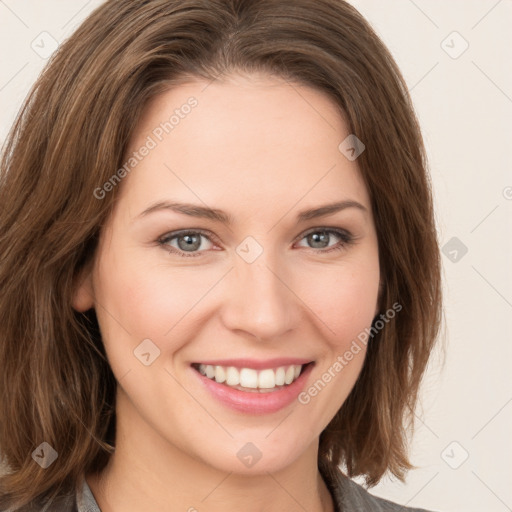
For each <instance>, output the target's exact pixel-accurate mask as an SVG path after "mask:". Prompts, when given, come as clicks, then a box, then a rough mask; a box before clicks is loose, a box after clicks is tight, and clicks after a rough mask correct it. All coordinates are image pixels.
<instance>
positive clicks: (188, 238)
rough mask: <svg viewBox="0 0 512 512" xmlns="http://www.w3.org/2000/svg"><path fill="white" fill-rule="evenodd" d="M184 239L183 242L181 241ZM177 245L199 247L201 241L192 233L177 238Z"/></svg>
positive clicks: (189, 247) (185, 247) (190, 247)
mask: <svg viewBox="0 0 512 512" xmlns="http://www.w3.org/2000/svg"><path fill="white" fill-rule="evenodd" d="M182 240H185V242H184V243H182V242H181V241H182ZM178 245H179V247H180V249H184V250H187V249H199V246H200V245H201V241H200V239H199V237H198V236H193V235H183V236H181V237H180V238H178Z"/></svg>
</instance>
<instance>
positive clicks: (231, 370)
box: [192, 361, 314, 393]
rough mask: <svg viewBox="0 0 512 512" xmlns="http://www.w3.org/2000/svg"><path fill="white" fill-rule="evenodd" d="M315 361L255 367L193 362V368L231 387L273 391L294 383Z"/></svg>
mask: <svg viewBox="0 0 512 512" xmlns="http://www.w3.org/2000/svg"><path fill="white" fill-rule="evenodd" d="M313 364H314V362H313V361H310V362H308V363H303V364H280V365H274V366H270V365H269V367H266V368H265V367H261V366H262V364H258V365H257V366H260V368H255V367H254V366H256V365H254V364H253V365H249V364H248V365H247V366H245V365H244V366H241V365H240V366H235V365H233V364H232V365H229V364H225V365H222V364H207V363H193V364H192V368H194V370H196V371H197V372H198V373H200V374H201V375H202V376H203V377H206V378H207V379H210V380H212V381H214V382H216V383H217V384H221V385H223V386H226V387H228V388H231V389H235V390H238V391H244V392H247V393H272V392H277V391H280V390H282V389H285V388H287V387H288V386H290V385H291V384H293V383H294V382H295V381H296V380H297V379H298V378H299V377H300V376H301V375H302V374H303V373H304V372H305V371H306V370H307V369H308V368H309V367H310V366H312V365H313Z"/></svg>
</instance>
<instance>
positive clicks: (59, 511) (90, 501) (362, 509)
mask: <svg viewBox="0 0 512 512" xmlns="http://www.w3.org/2000/svg"><path fill="white" fill-rule="evenodd" d="M320 472H321V474H322V476H323V478H324V480H325V483H326V484H327V487H328V488H329V490H330V492H331V495H332V497H333V499H334V506H335V511H336V512H406V511H408V512H429V511H427V510H424V509H419V508H409V507H405V506H402V505H398V504H396V503H393V502H391V501H388V500H385V499H382V498H378V497H376V496H373V495H372V494H370V493H369V492H368V491H367V490H366V489H365V488H364V487H362V486H361V485H359V484H357V483H356V482H354V481H353V480H351V479H349V478H347V477H346V476H345V475H343V473H342V472H341V471H334V470H332V469H331V468H329V467H327V466H326V465H325V464H321V465H320ZM39 510H40V511H41V512H101V509H100V508H99V506H98V504H97V503H96V500H95V499H94V496H93V494H92V492H91V489H90V488H89V486H88V485H87V482H86V481H85V479H84V481H83V486H82V492H81V493H80V494H78V495H76V496H69V497H68V498H67V499H65V498H63V499H61V500H60V501H59V502H58V503H55V502H54V503H53V504H52V505H49V506H46V507H42V508H40V509H39Z"/></svg>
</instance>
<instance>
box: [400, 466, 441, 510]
mask: <svg viewBox="0 0 512 512" xmlns="http://www.w3.org/2000/svg"><path fill="white" fill-rule="evenodd" d="M437 475H439V471H438V472H437V473H436V474H435V475H434V476H433V477H432V478H431V479H430V480H429V481H428V482H427V483H426V484H425V485H424V486H423V487H422V488H421V489H420V490H419V491H418V492H417V493H416V494H414V495H413V496H412V497H411V498H410V499H409V500H408V501H407V503H406V504H405V505H408V504H409V503H410V502H411V501H412V500H413V499H414V498H416V496H418V494H419V493H420V492H422V491H423V489H425V487H427V485H429V484H430V482H432V480H434V478H436V476H437ZM405 505H404V507H405ZM404 507H402V508H404Z"/></svg>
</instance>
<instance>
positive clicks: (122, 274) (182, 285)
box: [95, 252, 222, 351]
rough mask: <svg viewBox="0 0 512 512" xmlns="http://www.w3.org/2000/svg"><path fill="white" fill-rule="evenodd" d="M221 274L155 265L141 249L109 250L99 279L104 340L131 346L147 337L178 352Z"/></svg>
mask: <svg viewBox="0 0 512 512" xmlns="http://www.w3.org/2000/svg"><path fill="white" fill-rule="evenodd" d="M164 259H165V257H164ZM220 277H222V272H220V271H219V269H216V270H213V269H211V270H205V269H199V267H198V268H197V271H194V270H192V269H191V268H185V267H183V268H179V267H176V266H174V267H172V266H171V264H169V265H167V264H166V263H165V262H164V263H161V262H159V263H158V264H154V263H152V262H151V260H149V261H148V259H144V258H143V257H142V256H141V254H140V253H135V252H134V253H132V254H130V255H128V253H125V256H124V257H122V258H119V257H117V258H116V256H115V255H114V254H113V253H112V252H106V253H105V255H104V258H103V259H102V260H100V262H99V265H98V270H97V274H96V279H95V282H96V284H95V291H96V293H95V294H96V299H97V301H98V303H99V304H101V305H102V306H103V307H100V308H99V309H100V311H99V312H98V318H99V319H100V316H101V319H102V321H100V325H101V326H102V332H103V335H104V338H105V339H106V343H108V340H113V339H115V340H119V339H120V338H121V339H123V338H124V339H126V340H127V342H126V343H131V345H134V346H133V347H132V350H133V348H135V346H136V345H137V344H138V343H140V342H141V341H142V340H144V339H146V338H149V339H151V340H153V341H154V342H155V343H156V344H157V346H158V347H159V348H160V349H161V350H166V351H169V350H170V351H175V350H177V349H178V348H180V346H181V345H182V344H184V343H185V342H186V340H187V339H188V338H189V337H193V336H194V332H196V330H197V324H196V323H195V322H193V321H191V319H194V316H195V315H194V313H197V311H201V308H202V306H204V304H203V302H202V300H203V299H204V298H205V297H206V295H207V294H208V292H209V291H210V290H211V289H212V288H213V287H214V286H215V284H216V283H217V282H218V281H219V279H220ZM177 333H179V336H178V335H177ZM129 340H131V342H130V341H129Z"/></svg>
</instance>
